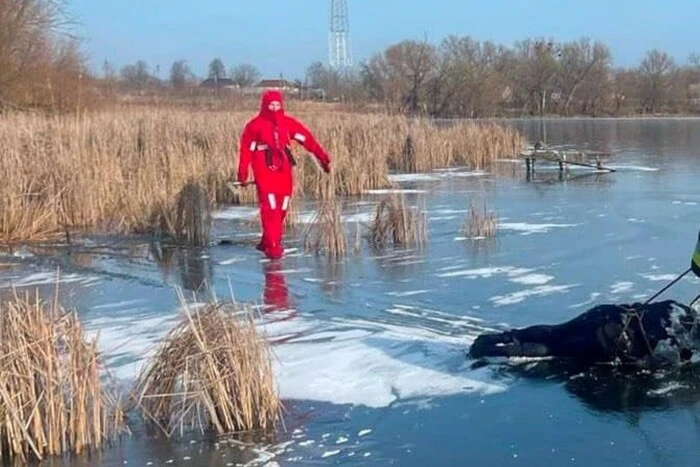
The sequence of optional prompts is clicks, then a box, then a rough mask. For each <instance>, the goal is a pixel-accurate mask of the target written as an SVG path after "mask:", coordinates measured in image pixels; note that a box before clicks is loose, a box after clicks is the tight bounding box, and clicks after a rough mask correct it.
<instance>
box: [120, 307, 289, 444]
mask: <svg viewBox="0 0 700 467" xmlns="http://www.w3.org/2000/svg"><path fill="white" fill-rule="evenodd" d="M182 302H183V308H184V310H185V311H184V314H183V316H182V319H181V320H180V322H179V323H178V324H177V325H176V326H175V327H174V328H173V329H172V330H171V331H170V333H169V334H168V335H167V336H166V337H165V339H164V340H163V342H162V344H161V345H160V347H159V348H158V349H157V350H156V353H155V355H154V356H153V358H152V359H151V360H150V362H149V364H148V365H147V366H146V367H145V368H144V370H143V371H142V372H141V374H140V375H139V376H138V378H137V381H136V386H135V390H134V398H135V400H136V401H137V402H136V405H137V407H139V409H140V410H141V411H142V413H143V415H144V418H145V420H146V422H147V425H148V426H149V427H151V428H155V429H156V430H159V431H160V432H162V433H163V434H165V435H166V436H168V437H170V436H172V435H173V434H174V433H176V432H177V431H178V430H179V431H180V432H181V433H182V432H184V431H189V430H192V429H194V430H200V431H201V432H203V433H204V432H212V431H213V432H215V433H216V434H231V433H234V432H240V431H246V432H252V431H256V432H263V433H268V432H271V431H272V430H274V428H275V425H276V422H277V421H278V416H279V413H280V410H281V403H280V400H279V397H278V394H277V392H276V388H275V385H274V381H273V374H272V367H271V358H270V348H269V343H268V342H267V341H266V340H265V339H264V338H262V337H261V336H260V335H259V334H258V332H257V329H256V326H255V323H254V321H253V317H252V313H253V312H252V310H251V309H250V308H248V307H246V306H243V305H239V304H236V303H219V302H217V301H212V302H210V303H208V304H206V305H204V306H203V307H201V308H194V309H190V308H189V307H188V306H187V305H186V304H185V302H184V299H183V300H182Z"/></svg>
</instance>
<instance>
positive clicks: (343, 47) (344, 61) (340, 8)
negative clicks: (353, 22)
mask: <svg viewBox="0 0 700 467" xmlns="http://www.w3.org/2000/svg"><path fill="white" fill-rule="evenodd" d="M330 1H331V25H330V26H331V29H330V38H329V59H330V60H329V61H330V65H331V68H337V69H342V68H350V67H351V66H352V58H351V56H350V21H349V19H348V2H347V0H330Z"/></svg>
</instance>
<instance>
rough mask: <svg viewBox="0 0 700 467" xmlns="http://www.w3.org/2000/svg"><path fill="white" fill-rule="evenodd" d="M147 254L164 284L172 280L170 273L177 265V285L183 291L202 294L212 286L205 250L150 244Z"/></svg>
mask: <svg viewBox="0 0 700 467" xmlns="http://www.w3.org/2000/svg"><path fill="white" fill-rule="evenodd" d="M149 254H150V256H151V258H152V259H153V261H154V262H155V263H156V265H157V266H158V269H159V270H160V272H161V275H162V276H163V280H164V281H165V282H169V281H170V280H172V276H173V273H172V271H173V270H174V269H175V265H176V264H177V268H178V271H179V284H180V285H181V286H182V287H183V288H184V289H186V290H189V291H191V292H204V291H205V290H206V289H208V288H209V287H210V286H211V285H212V277H213V275H214V271H213V266H212V262H211V256H210V254H209V251H208V249H207V248H183V247H178V246H174V245H167V244H164V243H160V242H152V243H151V244H150V245H149Z"/></svg>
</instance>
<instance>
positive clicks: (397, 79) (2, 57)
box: [0, 0, 700, 118]
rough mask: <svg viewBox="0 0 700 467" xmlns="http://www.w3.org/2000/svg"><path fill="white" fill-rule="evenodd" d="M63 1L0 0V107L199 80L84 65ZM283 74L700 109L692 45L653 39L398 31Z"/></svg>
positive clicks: (503, 110)
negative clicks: (343, 60)
mask: <svg viewBox="0 0 700 467" xmlns="http://www.w3.org/2000/svg"><path fill="white" fill-rule="evenodd" d="M66 3H67V0H2V1H0V109H2V108H7V107H18V108H26V107H43V108H67V109H71V108H79V107H80V106H81V105H84V104H85V103H86V102H87V101H88V100H89V99H91V98H93V99H96V98H100V96H101V97H103V98H104V96H105V95H112V94H111V93H105V92H104V90H105V88H107V89H109V90H111V91H114V92H120V91H127V92H129V91H132V90H139V91H144V90H145V89H153V88H158V89H163V88H167V89H172V90H175V91H177V90H179V89H186V88H192V87H195V86H198V85H199V84H200V81H201V79H200V78H198V77H197V76H196V75H195V73H193V72H192V69H191V68H190V66H189V65H188V63H187V61H186V60H184V59H183V60H176V61H175V62H173V63H172V64H171V65H170V67H169V68H168V69H167V70H160V68H159V67H155V68H154V69H151V68H150V67H149V65H148V64H147V63H146V62H144V61H143V60H139V61H137V62H135V63H133V64H128V65H125V66H123V67H121V68H120V69H119V70H118V71H117V70H116V69H115V68H114V67H113V66H112V65H111V64H109V63H107V62H105V63H104V64H103V67H102V72H101V73H100V72H96V73H94V72H91V70H89V67H88V66H87V60H86V58H85V55H84V53H83V52H82V50H81V48H80V42H79V41H78V40H77V39H76V38H75V37H74V36H72V35H71V32H70V31H71V29H72V26H74V21H72V19H71V18H70V16H69V14H68V13H67V9H66ZM161 75H162V76H161ZM260 77H261V74H260V72H259V71H258V70H257V68H256V67H255V66H254V65H251V64H247V63H243V64H237V65H236V66H233V67H231V68H230V69H227V68H226V66H225V64H224V62H223V61H222V59H220V58H215V59H214V60H212V61H211V62H210V63H209V67H208V72H207V76H206V78H207V79H209V80H214V81H215V82H220V81H222V80H226V82H227V83H230V84H233V85H235V86H239V87H247V86H251V85H252V84H254V83H255V82H257V81H258V80H259V79H260ZM291 82H292V83H294V85H295V86H297V87H299V88H307V89H308V88H313V89H317V90H322V91H323V92H322V93H316V92H311V93H301V95H304V96H313V97H314V98H318V96H321V97H322V98H323V99H327V100H333V101H343V102H349V103H365V104H366V103H370V104H374V105H375V106H382V107H383V108H384V109H386V110H387V111H390V112H397V113H406V114H420V115H429V116H439V117H473V118H478V117H494V116H518V115H540V116H541V115H552V114H556V115H562V116H573V115H591V116H607V115H610V116H621V115H636V114H664V113H675V114H678V113H700V55H698V54H693V55H691V56H690V57H688V58H687V60H684V62H683V63H677V62H676V61H675V60H674V58H673V57H671V56H670V55H669V54H668V53H666V52H664V51H662V50H657V49H654V50H650V51H648V52H647V53H646V55H645V56H644V57H643V59H642V60H641V62H640V63H639V64H637V65H635V66H629V67H620V66H615V64H614V61H613V57H612V54H611V52H610V49H609V48H608V46H607V45H606V44H604V43H603V42H601V41H594V40H592V39H591V38H587V37H583V38H580V39H578V40H573V41H564V42H558V41H555V40H554V39H543V38H526V39H524V40H521V41H518V42H516V43H514V44H512V45H503V44H497V43H494V42H491V41H479V40H476V39H474V38H471V37H469V36H455V35H452V36H448V37H446V38H444V39H443V40H442V41H441V42H440V43H438V44H431V43H429V42H427V41H419V40H404V41H401V42H398V43H395V44H392V45H390V46H388V47H386V48H385V49H384V50H382V51H379V52H377V53H375V54H373V55H372V56H371V57H369V58H368V59H367V60H365V61H363V62H361V63H360V64H359V65H358V66H356V67H354V68H353V69H350V70H343V71H340V70H334V69H331V68H329V67H328V66H326V65H324V64H323V63H321V62H315V63H312V64H311V65H310V66H309V67H308V68H307V70H306V72H305V74H304V76H303V77H301V78H300V79H296V80H292V81H291Z"/></svg>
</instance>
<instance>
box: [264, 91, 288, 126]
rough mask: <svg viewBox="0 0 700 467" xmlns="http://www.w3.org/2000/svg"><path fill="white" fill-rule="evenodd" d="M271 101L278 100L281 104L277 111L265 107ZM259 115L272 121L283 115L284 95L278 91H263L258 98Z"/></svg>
mask: <svg viewBox="0 0 700 467" xmlns="http://www.w3.org/2000/svg"><path fill="white" fill-rule="evenodd" d="M272 101H279V103H280V104H281V109H280V110H279V111H277V112H272V111H271V110H270V109H268V108H267V107H268V106H269V105H270V102H272ZM260 115H261V116H262V117H264V118H266V119H268V120H270V121H272V122H275V123H276V122H277V120H278V119H279V118H280V117H282V116H283V115H284V96H282V93H281V92H280V91H275V90H272V91H265V93H263V95H262V99H261V100H260Z"/></svg>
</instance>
